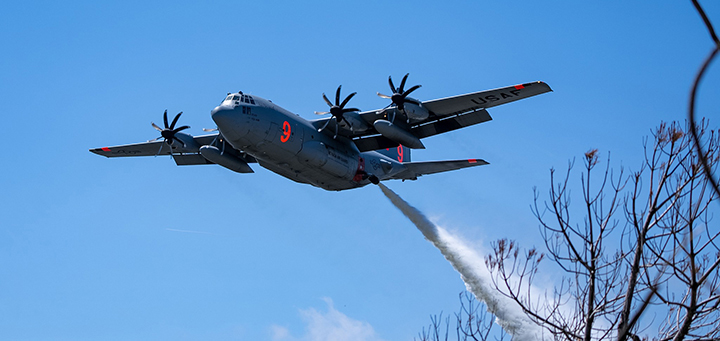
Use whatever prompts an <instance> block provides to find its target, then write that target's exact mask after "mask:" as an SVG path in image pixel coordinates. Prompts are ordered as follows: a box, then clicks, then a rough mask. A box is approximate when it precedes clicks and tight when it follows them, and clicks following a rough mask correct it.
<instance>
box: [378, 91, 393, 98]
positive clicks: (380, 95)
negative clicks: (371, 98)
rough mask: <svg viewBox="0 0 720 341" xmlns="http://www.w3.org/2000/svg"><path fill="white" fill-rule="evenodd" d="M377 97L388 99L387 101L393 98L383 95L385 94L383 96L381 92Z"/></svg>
mask: <svg viewBox="0 0 720 341" xmlns="http://www.w3.org/2000/svg"><path fill="white" fill-rule="evenodd" d="M377 95H378V97H381V98H386V99H391V98H392V97H391V96H388V95H383V94H381V93H379V92H378V93H377Z"/></svg>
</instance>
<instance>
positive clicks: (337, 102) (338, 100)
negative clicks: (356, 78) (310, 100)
mask: <svg viewBox="0 0 720 341" xmlns="http://www.w3.org/2000/svg"><path fill="white" fill-rule="evenodd" d="M340 88H342V85H339V86H338V89H337V91H335V105H337V106H340Z"/></svg>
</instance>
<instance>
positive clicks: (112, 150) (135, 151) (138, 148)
mask: <svg viewBox="0 0 720 341" xmlns="http://www.w3.org/2000/svg"><path fill="white" fill-rule="evenodd" d="M186 136H189V135H186ZM216 136H217V133H215V134H209V135H202V136H195V137H192V139H193V140H194V141H195V142H196V143H197V145H198V146H203V145H206V144H210V143H212V141H213V140H214V139H215V137H216ZM90 151H91V152H93V153H95V154H98V155H102V156H105V157H127V156H155V155H169V154H170V146H169V145H168V144H167V143H165V142H164V141H163V140H158V141H151V142H141V143H133V144H124V145H119V146H111V147H102V148H93V149H90ZM197 152H198V150H197V148H193V147H190V148H179V149H175V150H173V153H197Z"/></svg>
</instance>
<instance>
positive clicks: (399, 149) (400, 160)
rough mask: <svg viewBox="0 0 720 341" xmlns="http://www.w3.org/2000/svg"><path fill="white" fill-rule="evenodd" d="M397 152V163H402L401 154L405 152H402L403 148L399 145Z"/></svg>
mask: <svg viewBox="0 0 720 341" xmlns="http://www.w3.org/2000/svg"><path fill="white" fill-rule="evenodd" d="M397 152H398V161H399V162H402V161H403V159H404V157H403V156H404V155H403V153H404V152H405V151H404V150H403V146H402V145H399V146H398V147H397Z"/></svg>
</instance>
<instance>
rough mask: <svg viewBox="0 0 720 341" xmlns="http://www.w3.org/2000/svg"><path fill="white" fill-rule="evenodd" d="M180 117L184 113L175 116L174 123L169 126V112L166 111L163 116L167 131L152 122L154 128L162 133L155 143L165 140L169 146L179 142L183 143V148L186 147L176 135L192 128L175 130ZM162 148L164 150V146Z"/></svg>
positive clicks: (183, 127)
mask: <svg viewBox="0 0 720 341" xmlns="http://www.w3.org/2000/svg"><path fill="white" fill-rule="evenodd" d="M180 115H182V111H181V112H179V113H178V114H177V115H175V118H174V119H173V120H172V123H171V124H170V125H168V117H167V110H165V113H164V114H163V123H165V129H162V128H160V127H158V125H157V124H155V123H154V122H151V123H152V126H153V128H155V130H157V131H159V132H160V137H158V138H156V139H155V140H154V141H157V140H159V139H162V138H164V139H165V143H167V144H168V145H172V143H173V141H178V142H180V143H182V145H183V147H185V142H183V141H182V140H181V139H179V138H177V137H176V136H175V134H177V133H178V132H179V131H182V130H185V129H187V128H190V126H182V127H179V128H175V123H177V121H178V119H179V118H180ZM161 148H162V146H161Z"/></svg>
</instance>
